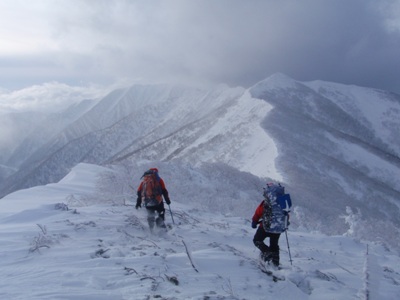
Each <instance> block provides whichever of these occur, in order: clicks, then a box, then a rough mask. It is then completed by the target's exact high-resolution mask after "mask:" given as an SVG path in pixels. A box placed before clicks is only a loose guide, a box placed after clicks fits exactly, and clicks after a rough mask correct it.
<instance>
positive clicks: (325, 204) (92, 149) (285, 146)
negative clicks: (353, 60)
mask: <svg viewBox="0 0 400 300" xmlns="http://www.w3.org/2000/svg"><path fill="white" fill-rule="evenodd" d="M399 112H400V97H399V95H396V94H391V93H387V92H384V91H378V90H373V89H369V88H362V87H356V86H346V85H341V84H335V83H327V82H319V81H316V82H299V81H296V80H293V79H291V78H289V77H287V76H284V75H282V74H276V75H274V76H272V77H270V78H267V79H266V80H264V81H262V82H260V83H258V84H256V85H255V86H253V87H251V88H249V89H244V88H240V87H237V88H230V87H227V86H218V87H213V88H209V87H207V88H204V87H202V88H199V87H188V86H171V85H134V86H132V87H129V88H125V89H119V90H116V91H114V92H112V93H110V94H109V95H107V96H106V97H104V98H103V99H101V100H100V101H99V102H98V103H97V104H96V105H95V106H94V107H92V108H91V109H90V110H88V111H87V112H85V113H83V114H82V115H81V116H80V117H79V118H77V119H76V120H74V121H73V122H70V123H69V125H68V126H66V127H65V128H64V129H63V130H61V131H60V132H59V133H58V134H57V135H54V136H53V137H52V138H51V139H49V140H48V141H47V142H46V143H45V144H42V145H41V147H40V148H38V149H37V151H35V152H34V153H32V155H30V156H28V157H24V162H23V163H22V165H21V168H20V169H19V171H18V172H16V173H15V174H14V175H13V176H10V177H8V178H7V179H5V180H3V181H2V183H1V185H0V188H1V191H2V193H1V194H2V195H3V196H4V195H5V194H8V193H10V192H12V191H15V190H18V189H21V188H27V187H31V186H36V185H40V184H47V183H51V182H57V181H59V180H60V179H61V178H63V177H64V176H65V175H66V174H67V173H68V172H69V171H70V170H71V169H72V168H73V167H74V166H75V165H76V164H77V163H80V162H86V163H92V164H99V165H121V166H131V165H133V166H141V165H143V164H146V163H148V162H150V163H151V162H153V164H154V163H157V164H160V163H161V162H163V163H165V162H173V163H174V164H178V165H181V166H184V167H181V169H182V168H183V169H185V168H186V169H187V168H190V167H201V165H202V164H204V163H208V164H218V166H219V167H220V168H224V166H226V167H229V168H232V170H237V171H239V173H238V174H237V176H239V177H240V178H242V176H244V175H243V174H244V173H241V172H249V173H250V174H252V175H255V176H257V177H259V178H263V180H264V181H265V180H278V181H281V182H284V183H285V185H286V186H287V187H288V189H289V190H290V191H291V194H292V195H293V198H294V199H295V201H296V209H295V212H294V215H293V220H294V221H295V222H297V223H298V226H300V227H301V226H303V227H305V228H307V229H312V230H321V231H322V232H325V233H329V234H342V233H343V232H346V231H347V230H348V225H347V224H346V223H345V222H343V218H341V216H344V215H347V216H348V215H349V214H350V215H352V216H354V217H357V218H360V219H361V221H360V222H359V224H362V226H359V228H358V229H357V235H358V236H360V237H362V238H368V239H372V240H381V241H384V242H385V243H386V244H388V245H390V246H391V247H394V248H397V249H400V238H399V236H400V232H399V229H398V228H400V217H399V216H400V214H399V209H400V202H399V199H400V179H399V178H400V176H399V174H400V159H399V153H400V140H399V139H400V137H399V135H398V134H397V132H398V131H399V128H400V118H399V114H400V113H399ZM232 172H233V171H232ZM182 174H186V175H187V172H181V173H177V174H174V176H176V177H178V178H180V179H181V180H183V182H185V180H186V177H185V176H184V175H182ZM136 175H137V174H136ZM239 181H240V179H239ZM197 188H200V189H206V188H205V187H204V186H203V185H200V186H198V187H197ZM260 188H261V187H260V186H254V189H255V190H257V191H258V190H259V189H260ZM232 197H235V195H232ZM237 197H238V199H241V196H237ZM258 200H259V199H257V201H258ZM0 201H1V200H0Z"/></svg>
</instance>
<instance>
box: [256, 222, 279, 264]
mask: <svg viewBox="0 0 400 300" xmlns="http://www.w3.org/2000/svg"><path fill="white" fill-rule="evenodd" d="M280 236H281V234H280V233H271V232H265V230H264V228H263V227H262V226H258V229H257V231H256V234H255V235H254V238H253V243H254V245H255V246H256V247H257V248H258V249H260V250H261V252H262V253H263V254H264V255H265V257H269V258H270V259H271V260H272V263H273V264H274V265H276V266H278V265H279V238H280ZM267 237H268V238H269V246H267V245H266V244H265V243H264V240H265V239H266V238H267Z"/></svg>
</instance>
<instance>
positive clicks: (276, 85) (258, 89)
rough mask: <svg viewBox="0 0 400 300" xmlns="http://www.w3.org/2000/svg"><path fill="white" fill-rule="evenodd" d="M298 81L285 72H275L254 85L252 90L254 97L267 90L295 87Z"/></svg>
mask: <svg viewBox="0 0 400 300" xmlns="http://www.w3.org/2000/svg"><path fill="white" fill-rule="evenodd" d="M296 82H297V81H295V80H294V79H293V78H291V77H289V76H287V75H285V74H283V73H275V74H273V75H271V76H269V77H267V78H266V79H264V80H261V81H260V82H258V83H256V84H255V85H254V86H253V87H251V88H250V92H251V94H252V95H253V97H257V96H259V95H261V94H262V93H263V92H264V91H267V90H274V89H286V88H291V87H295V84H296Z"/></svg>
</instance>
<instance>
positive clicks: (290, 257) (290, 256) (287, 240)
mask: <svg viewBox="0 0 400 300" xmlns="http://www.w3.org/2000/svg"><path fill="white" fill-rule="evenodd" d="M285 234H286V243H287V248H288V251H289V260H290V265H293V264H292V255H291V254H290V247H289V239H288V235H287V229H286V230H285Z"/></svg>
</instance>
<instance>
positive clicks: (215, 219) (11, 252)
mask: <svg viewBox="0 0 400 300" xmlns="http://www.w3.org/2000/svg"><path fill="white" fill-rule="evenodd" d="M163 166H164V167H165V168H166V166H167V165H163ZM173 166H174V165H173V164H170V170H168V169H165V170H164V171H166V174H167V173H168V171H171V170H172V169H173ZM104 171H106V170H105V168H102V167H98V166H94V165H88V164H79V165H78V166H77V167H75V168H74V169H73V171H72V172H71V173H70V174H69V175H68V176H66V177H65V178H64V179H63V180H62V181H61V182H60V183H57V184H50V185H47V186H43V187H36V188H31V189H28V190H21V191H18V192H15V193H13V194H10V195H8V196H7V197H5V198H4V199H2V201H0V243H1V248H2V251H1V254H0V255H1V259H0V296H1V298H2V299H41V300H44V299H96V300H98V299H135V300H136V299H260V300H261V299H267V298H272V299H335V300H336V299H388V300H390V299H397V296H398V288H399V285H400V267H399V266H400V264H399V257H398V256H397V255H395V254H394V253H392V252H390V251H389V250H387V249H385V248H383V247H382V246H380V245H379V244H373V243H370V244H366V243H362V242H357V241H354V240H353V239H352V238H350V237H347V236H331V237H328V236H325V235H322V234H317V233H310V232H304V231H302V230H300V229H294V230H291V231H289V233H288V237H289V242H290V250H291V255H292V259H293V265H291V264H290V262H289V256H288V250H287V249H288V247H287V244H286V241H285V237H284V236H282V238H281V240H280V246H281V263H282V266H283V269H282V270H281V271H277V272H278V273H280V275H283V276H285V280H284V281H279V282H274V281H273V280H272V279H271V277H269V276H267V275H265V274H263V273H261V272H260V270H259V269H258V267H257V257H258V250H256V249H255V247H254V246H253V245H252V237H253V234H254V230H253V229H252V228H251V227H250V221H249V219H250V217H251V216H248V217H247V218H243V217H239V216H236V215H235V211H234V210H232V211H231V213H230V214H229V215H226V214H225V215H223V214H221V213H219V212H218V211H215V210H214V209H213V206H210V207H208V209H205V208H203V209H200V208H198V207H195V206H192V205H191V204H187V203H185V202H186V201H185V199H184V198H181V197H180V194H179V193H177V191H176V190H175V189H174V186H176V185H177V182H174V181H173V180H171V181H170V182H169V183H170V184H171V188H170V194H171V199H172V201H173V202H172V204H171V208H172V212H173V218H174V222H175V223H173V222H172V216H171V215H170V214H169V213H168V214H167V216H166V217H167V218H166V221H167V223H168V225H169V227H170V229H169V231H168V232H167V233H158V234H150V232H149V230H148V228H147V225H146V215H145V212H144V211H143V210H135V209H134V207H133V206H132V205H131V204H132V203H133V200H134V199H133V198H131V199H129V198H126V199H125V200H126V202H125V205H122V203H123V202H122V201H119V204H118V201H117V199H118V197H119V196H121V195H118V194H114V196H115V199H114V202H108V201H102V199H100V200H99V199H98V200H97V202H93V201H95V199H94V198H93V197H91V196H90V195H93V193H94V194H95V193H96V191H97V189H96V178H97V177H96V176H97V175H98V174H99V173H102V172H104ZM109 172H111V173H115V170H109ZM192 172H193V173H195V172H203V171H201V170H199V169H193V170H192ZM136 173H139V170H138V171H137V172H136ZM205 175H206V174H205ZM206 178H207V176H204V179H206ZM228 181H229V180H228ZM135 183H137V180H135ZM206 184H207V185H208V186H210V187H211V188H212V187H213V186H214V185H216V183H213V182H212V181H208V182H206ZM214 188H217V186H214ZM127 197H128V196H127ZM214 201H216V202H217V201H219V199H218V197H216V198H215V199H214ZM61 204H62V205H61ZM252 206H254V205H252ZM66 208H68V210H66ZM253 208H255V206H254V207H251V209H253ZM185 244H186V246H187V248H186V247H185ZM189 257H190V258H191V259H192V263H193V266H192V264H191V262H190V260H189ZM196 270H197V271H196ZM174 279H175V281H174ZM176 283H177V285H176Z"/></svg>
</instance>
